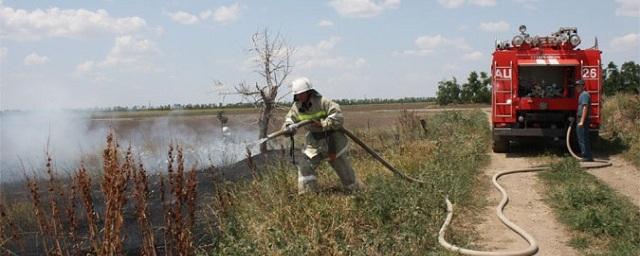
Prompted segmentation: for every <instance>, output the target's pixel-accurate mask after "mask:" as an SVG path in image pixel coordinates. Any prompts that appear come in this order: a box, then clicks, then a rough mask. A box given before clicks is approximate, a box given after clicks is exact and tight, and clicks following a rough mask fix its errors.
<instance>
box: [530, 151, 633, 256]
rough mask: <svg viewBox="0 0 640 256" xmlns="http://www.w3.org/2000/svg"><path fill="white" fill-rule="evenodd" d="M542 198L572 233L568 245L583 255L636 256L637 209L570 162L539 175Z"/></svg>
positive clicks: (562, 161) (575, 162) (576, 164)
mask: <svg viewBox="0 0 640 256" xmlns="http://www.w3.org/2000/svg"><path fill="white" fill-rule="evenodd" d="M538 175H539V177H541V178H542V180H543V181H544V182H545V183H546V187H547V189H546V190H545V197H546V200H547V202H548V203H549V205H550V206H551V207H552V208H553V210H554V213H555V214H556V216H558V219H559V220H560V221H561V222H562V223H564V224H565V225H567V226H568V227H569V228H570V229H571V230H572V231H573V232H572V233H573V235H572V238H571V240H570V242H569V245H570V246H572V247H575V248H576V249H579V250H580V251H581V253H582V254H586V255H637V253H638V252H640V209H638V207H636V206H635V205H633V204H632V203H631V202H629V201H628V200H627V199H625V198H623V197H621V196H620V195H618V194H616V192H615V191H613V190H612V189H610V188H609V187H607V186H606V185H604V184H602V183H601V182H599V181H598V179H597V178H596V177H594V176H592V175H591V174H589V173H587V172H585V171H584V169H582V168H581V167H580V165H579V162H578V161H577V160H575V159H573V158H564V159H562V160H561V161H559V162H557V163H555V164H553V165H552V171H547V172H541V173H540V174H538Z"/></svg>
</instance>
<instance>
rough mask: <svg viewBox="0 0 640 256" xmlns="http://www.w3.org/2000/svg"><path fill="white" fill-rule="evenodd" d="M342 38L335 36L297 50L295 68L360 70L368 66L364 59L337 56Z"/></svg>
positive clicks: (294, 60)
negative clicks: (337, 46)
mask: <svg viewBox="0 0 640 256" xmlns="http://www.w3.org/2000/svg"><path fill="white" fill-rule="evenodd" d="M340 41H341V39H340V37H337V36H333V37H331V38H329V39H327V40H323V41H320V42H319V43H317V44H315V45H305V46H302V47H299V48H297V49H296V53H295V55H294V59H293V62H294V65H295V66H294V68H296V69H301V70H303V71H304V70H309V69H316V68H338V69H340V68H360V67H363V66H366V64H367V61H366V60H365V59H363V58H355V59H354V58H349V57H344V56H339V55H335V54H334V53H333V50H334V48H335V47H336V45H338V43H340Z"/></svg>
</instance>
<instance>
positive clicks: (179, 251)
mask: <svg viewBox="0 0 640 256" xmlns="http://www.w3.org/2000/svg"><path fill="white" fill-rule="evenodd" d="M173 152H174V148H173V146H169V152H168V161H167V171H168V181H169V192H170V193H168V194H165V192H166V188H165V187H164V178H163V179H162V180H161V198H162V200H161V201H162V205H163V209H164V220H165V227H164V228H165V231H164V236H165V237H164V244H165V245H164V248H165V252H166V253H169V254H170V255H191V254H193V251H194V244H193V238H192V236H193V235H192V233H191V230H192V227H193V223H194V222H195V210H196V205H195V203H196V202H195V200H196V195H197V193H196V186H197V180H196V172H195V170H191V171H190V172H189V173H188V174H186V173H185V171H184V156H183V153H182V147H178V149H177V153H178V154H177V157H176V158H174V157H173ZM176 164H177V166H175V165H176ZM187 175H188V176H187Z"/></svg>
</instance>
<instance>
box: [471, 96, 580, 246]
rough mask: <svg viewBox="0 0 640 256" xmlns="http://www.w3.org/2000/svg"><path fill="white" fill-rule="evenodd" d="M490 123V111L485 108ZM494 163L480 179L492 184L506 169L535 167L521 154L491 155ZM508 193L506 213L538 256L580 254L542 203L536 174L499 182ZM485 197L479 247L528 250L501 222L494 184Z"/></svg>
mask: <svg viewBox="0 0 640 256" xmlns="http://www.w3.org/2000/svg"><path fill="white" fill-rule="evenodd" d="M482 111H483V112H485V113H486V114H487V118H488V119H489V124H491V109H490V108H483V109H482ZM489 155H490V157H491V162H490V164H489V166H487V167H486V168H485V169H484V171H483V172H484V173H483V175H482V177H481V179H482V180H483V182H484V181H486V182H487V183H489V182H490V181H491V178H492V177H493V175H495V174H496V173H498V172H501V171H503V170H508V169H519V168H526V167H531V166H533V165H535V164H536V163H532V162H530V161H529V160H528V159H527V158H526V156H523V155H518V154H501V153H493V152H490V153H489ZM498 182H499V183H500V184H502V186H503V187H504V188H505V189H506V190H507V193H509V204H508V205H507V206H506V208H505V210H504V214H505V215H506V216H507V218H509V219H510V220H511V221H513V222H514V223H515V224H516V225H518V226H520V227H521V228H523V229H524V230H526V231H527V232H529V234H531V235H532V236H533V237H535V239H536V241H537V242H538V245H539V247H540V250H539V251H538V253H537V255H579V254H578V252H577V251H576V250H575V249H573V248H572V247H570V246H568V245H567V242H568V241H569V239H570V233H569V231H568V230H567V229H566V227H565V226H564V225H562V224H560V223H559V222H558V221H557V220H556V219H555V217H554V215H553V212H552V209H551V208H550V207H549V206H548V205H547V204H546V203H545V202H544V201H543V192H544V186H545V185H544V184H543V183H542V182H541V181H540V180H539V179H538V177H537V176H536V173H518V174H513V175H507V176H504V177H502V178H500V180H499V181H498ZM485 187H486V189H488V190H490V191H488V192H487V193H486V194H487V195H488V197H487V207H485V209H484V210H483V211H482V212H481V213H480V214H481V215H480V216H481V221H480V224H479V225H477V226H476V231H477V232H478V234H480V241H479V242H480V245H481V246H483V247H484V249H487V250H496V251H501V250H515V249H522V248H527V246H529V244H527V242H526V241H525V240H523V239H522V238H521V237H520V236H518V235H517V234H516V233H514V232H513V231H511V230H510V229H509V228H507V227H506V226H504V224H503V223H502V222H501V221H500V219H498V216H497V215H496V214H495V207H496V205H498V203H499V202H500V199H501V196H500V193H499V192H498V190H496V189H495V188H494V187H493V186H492V185H487V186H485Z"/></svg>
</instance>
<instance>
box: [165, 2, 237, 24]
mask: <svg viewBox="0 0 640 256" xmlns="http://www.w3.org/2000/svg"><path fill="white" fill-rule="evenodd" d="M241 13H242V7H241V6H240V4H239V3H235V4H232V5H227V6H220V7H218V8H216V9H212V10H205V11H202V12H200V13H199V14H198V15H195V14H192V13H188V12H184V11H179V12H175V13H169V17H171V19H172V20H173V21H175V22H178V23H180V24H184V25H193V24H197V23H200V22H204V21H206V20H209V19H210V20H213V21H215V22H217V23H219V24H223V25H225V24H229V23H231V22H234V21H236V20H237V19H238V18H240V15H241Z"/></svg>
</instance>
